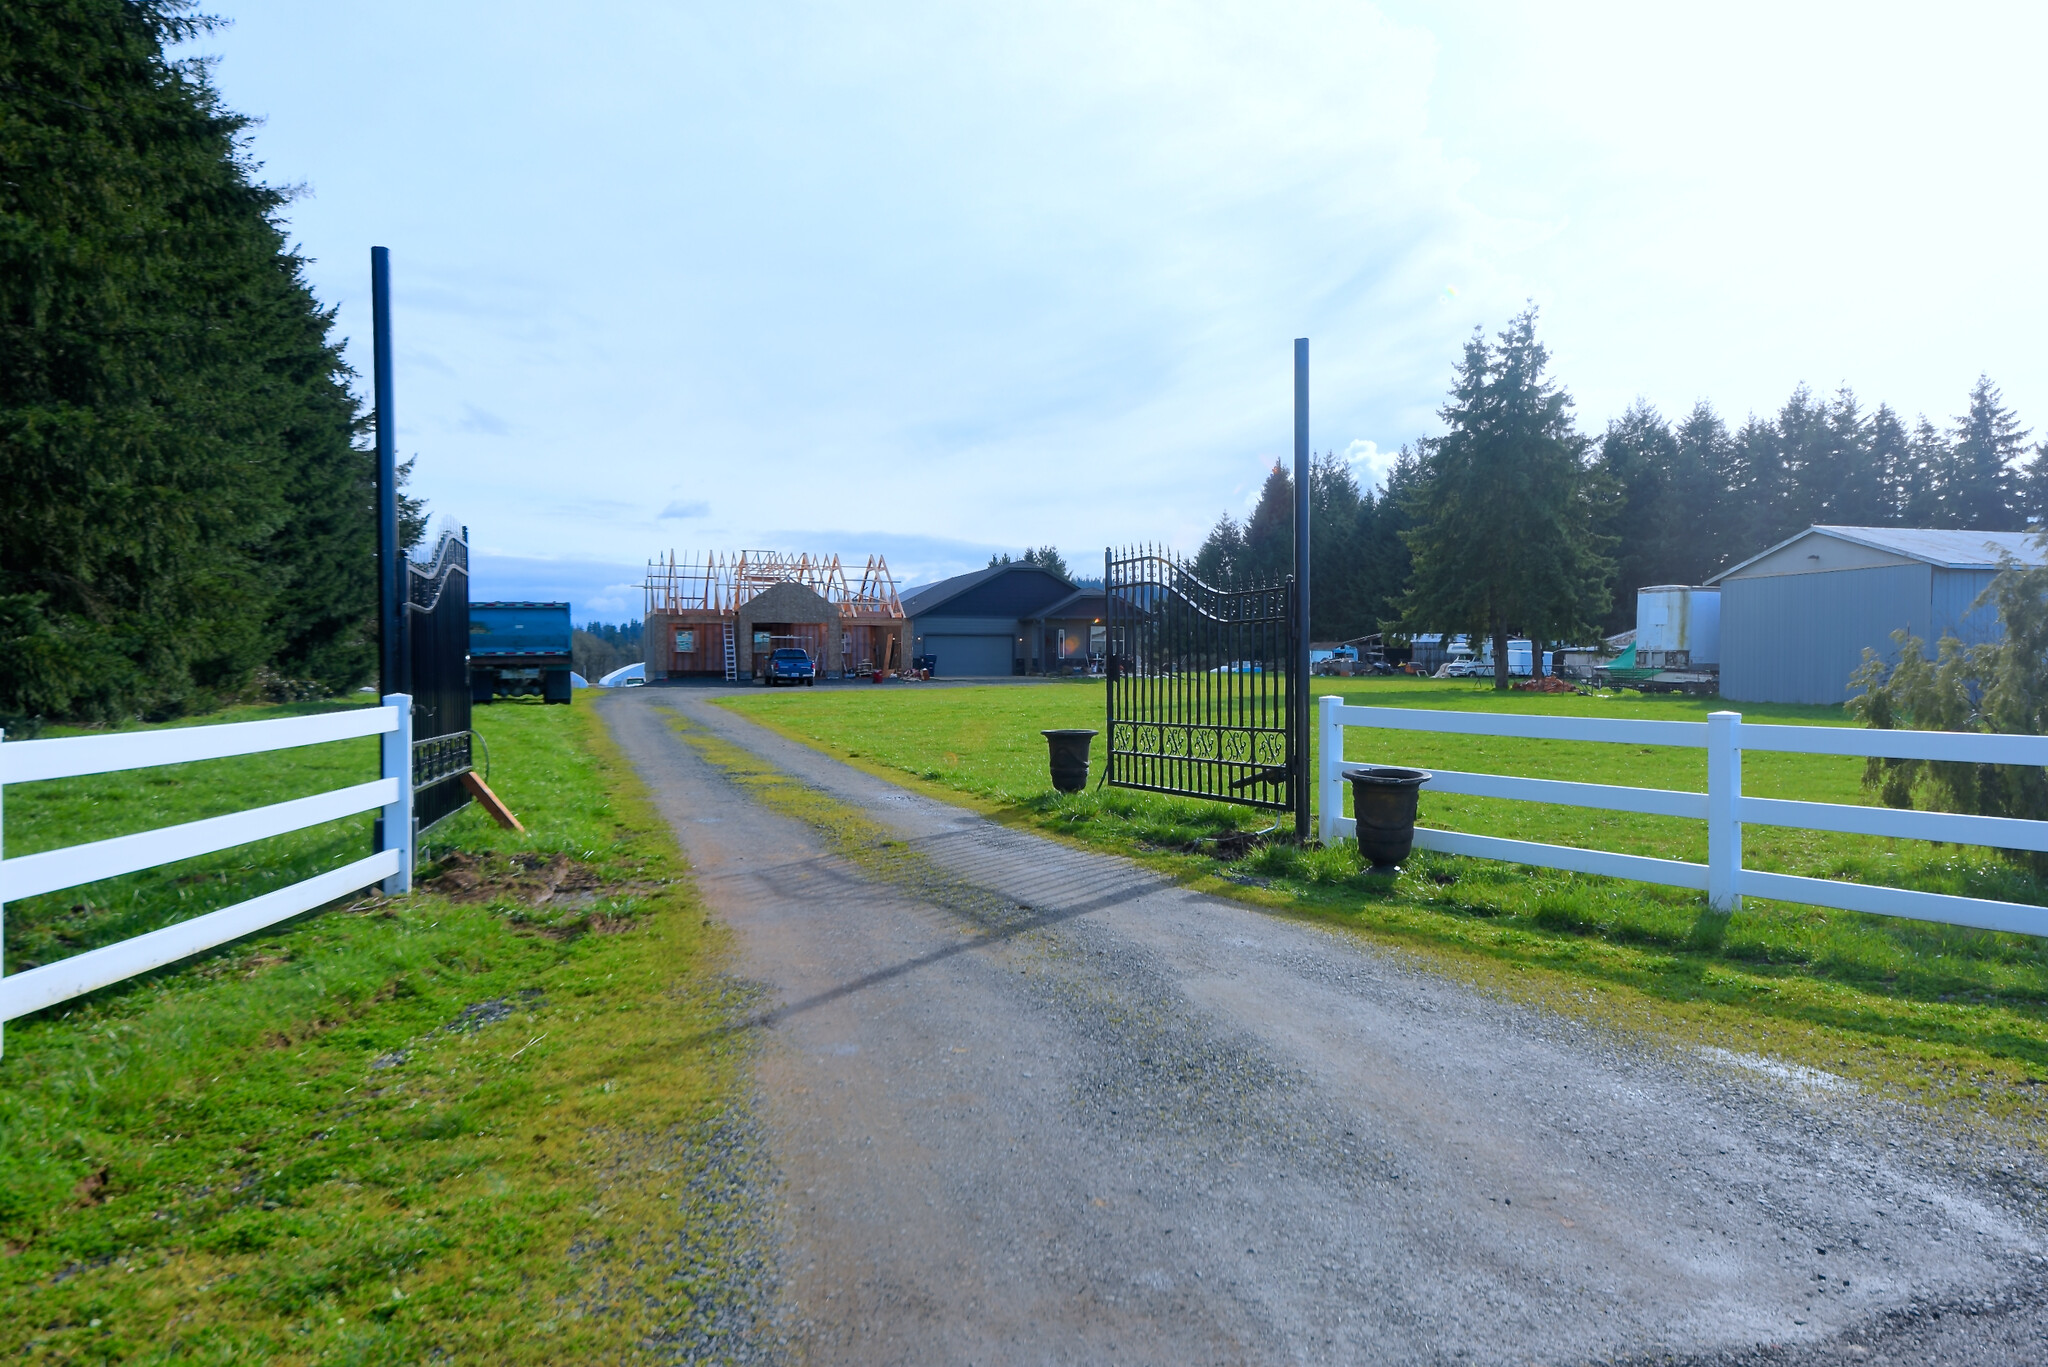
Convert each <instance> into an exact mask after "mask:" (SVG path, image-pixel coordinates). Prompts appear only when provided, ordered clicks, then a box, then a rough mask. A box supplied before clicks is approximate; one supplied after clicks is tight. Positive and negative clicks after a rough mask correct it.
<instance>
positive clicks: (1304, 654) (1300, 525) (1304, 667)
mask: <svg viewBox="0 0 2048 1367" xmlns="http://www.w3.org/2000/svg"><path fill="white" fill-rule="evenodd" d="M1287 671H1288V673H1290V674H1292V675H1293V676H1294V677H1293V679H1292V680H1290V682H1291V684H1292V685H1293V686H1292V687H1290V688H1289V689H1288V690H1287V695H1288V697H1289V699H1291V700H1292V702H1293V704H1294V715H1293V716H1292V717H1290V718H1288V720H1289V722H1290V723H1291V724H1292V725H1293V728H1294V736H1293V740H1294V743H1293V745H1292V746H1290V747H1289V748H1290V749H1292V750H1293V751H1294V764H1295V769H1294V838H1295V839H1296V840H1304V841H1305V840H1307V839H1308V830H1309V825H1308V800H1309V799H1308V795H1309V793H1310V792H1311V791H1312V790H1313V789H1314V788H1315V785H1314V784H1313V783H1311V782H1309V762H1308V720H1309V717H1310V715H1311V714H1312V712H1313V710H1314V709H1313V708H1311V707H1310V706H1309V696H1308V338H1306V337H1297V338H1295V339H1294V658H1293V659H1292V660H1290V661H1288V665H1287Z"/></svg>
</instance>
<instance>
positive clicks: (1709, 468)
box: [1610, 399, 1743, 624]
mask: <svg viewBox="0 0 2048 1367" xmlns="http://www.w3.org/2000/svg"><path fill="white" fill-rule="evenodd" d="M1674 435H1675V436H1676V438H1677V440H1678V467H1677V475H1676V482H1677V485H1678V488H1677V493H1676V496H1675V498H1674V502H1675V504H1676V507H1677V512H1678V516H1679V517H1680V518H1681V519H1682V520H1683V522H1684V524H1685V525H1686V526H1687V527H1689V528H1691V529H1692V536H1691V538H1690V540H1689V541H1688V542H1686V543H1685V544H1686V547H1687V551H1688V554H1689V556H1690V558H1689V559H1688V560H1686V561H1684V562H1683V564H1684V568H1683V569H1682V570H1681V571H1680V572H1679V573H1678V574H1677V575H1676V576H1675V578H1674V579H1673V580H1672V582H1674V583H1680V584H1700V583H1704V582H1706V579H1707V576H1709V575H1710V574H1712V573H1713V572H1714V571H1715V570H1717V569H1720V568H1722V567H1723V566H1726V565H1731V564H1733V563H1735V560H1736V558H1737V556H1736V552H1737V551H1738V550H1739V549H1741V547H1742V545H1743V542H1742V539H1741V528H1740V527H1739V526H1738V525H1737V522H1738V520H1739V519H1738V518H1737V516H1736V514H1737V513H1738V511H1739V505H1738V504H1737V503H1736V501H1735V500H1734V498H1733V497H1732V496H1731V495H1730V493H1729V490H1730V488H1731V487H1732V482H1733V480H1734V478H1735V442H1734V439H1733V438H1731V437H1730V436H1729V435H1728V425H1727V424H1726V423H1724V422H1722V421H1721V418H1720V415H1718V414H1717V413H1715V412H1714V410H1713V407H1712V406H1711V405H1710V404H1708V403H1707V401H1706V400H1705V399H1702V400H1700V401H1699V402H1698V403H1696V404H1694V405H1693V409H1692V412H1690V413H1688V414H1687V415H1686V418H1685V421H1684V422H1683V423H1681V424H1679V427H1678V431H1677V432H1676V433H1675V434H1674ZM1625 601H1626V600H1620V599H1618V600H1617V604H1618V605H1620V604H1621V603H1624V602H1625ZM1626 606H1627V609H1628V612H1629V613H1630V614H1633V613H1634V611H1635V605H1634V604H1633V603H1626ZM1610 620H1613V619H1612V618H1611V617H1610ZM1633 621H1634V618H1633V616H1631V617H1630V618H1629V623H1630V624H1632V623H1633Z"/></svg>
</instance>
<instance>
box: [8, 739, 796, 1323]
mask: <svg viewBox="0 0 2048 1367" xmlns="http://www.w3.org/2000/svg"><path fill="white" fill-rule="evenodd" d="M477 726H478V729H479V730H480V731H482V732H483V733H484V734H485V735H486V737H487V739H488V741H489V743H490V746H491V752H492V756H493V759H494V765H493V773H492V779H491V781H492V784H493V786H494V787H496V788H497V790H498V791H499V792H500V793H501V794H502V795H504V796H505V798H506V799H507V801H508V802H510V803H511V805H512V806H513V807H514V809H515V810H517V811H518V812H519V813H520V815H521V817H522V818H523V819H524V820H525V821H526V823H527V825H528V828H529V829H528V834H527V835H525V836H523V837H520V836H513V835H511V834H509V833H507V832H504V831H501V830H499V829H498V828H497V827H495V826H494V825H492V824H490V823H489V822H488V820H487V819H485V818H484V817H483V815H482V814H481V813H478V812H474V811H470V812H465V813H464V814H462V815H459V816H457V817H456V818H454V819H452V820H451V821H449V822H448V823H446V824H444V825H443V826H441V827H440V828H438V829H437V830H436V831H434V832H433V833H431V835H430V837H429V841H428V848H427V849H426V850H425V851H424V852H423V853H424V855H425V857H426V859H427V861H428V862H427V864H426V865H425V867H424V869H423V872H425V873H426V874H427V879H428V881H429V882H434V881H436V880H439V879H443V878H445V877H446V876H447V875H448V874H449V873H450V872H451V871H453V870H457V869H461V870H468V871H470V872H472V873H474V874H475V881H474V882H473V883H472V884H471V886H470V887H468V888H466V889H464V888H456V887H452V886H443V888H442V891H441V892H440V893H439V894H437V893H435V892H429V891H421V892H419V893H417V894H415V895H413V896H411V897H406V898H399V899H383V898H378V897H366V898H363V899H360V900H359V901H357V902H356V903H354V904H353V905H349V906H342V907H334V908H330V909H328V910H326V911H324V912H322V913H319V914H316V915H312V916H309V917H306V918H302V919H301V920H299V921H297V922H295V923H292V924H290V925H287V926H284V927H281V928H278V929H275V930H273V931H271V932H268V933H265V934H262V935H258V936H255V937H252V938H250V939H249V940H247V941H244V942H242V943H240V944H238V945H235V946H233V947H230V948H228V949H225V950H223V951H220V952H217V953H214V954H210V955H207V956H203V957H201V958H200V959H198V960H196V961H194V962H191V963H188V964H185V965H181V966H178V967H176V968H174V969H172V970H168V971H165V972H163V973H159V974H156V975H153V976H151V977H150V978H148V979H146V980H141V981H136V982H131V983H129V984H125V985H122V986H119V987H116V988H111V989H108V990H106V991H104V992H100V993H97V994H94V995H93V996H92V997H89V998H86V999H82V1000H80V1001H77V1002H74V1003H70V1004H67V1005H66V1006H64V1007H59V1008H54V1009H53V1010H51V1011H49V1012H45V1013H43V1014H42V1015H40V1016H38V1017H31V1018H28V1019H25V1020H22V1021H17V1022H14V1023H12V1024H10V1025H9V1027H8V1030H7V1037H6V1045H7V1048H6V1055H5V1058H4V1060H0V1353H5V1354H7V1355H10V1356H13V1357H16V1358H20V1359H23V1360H28V1361H78V1360H92V1361H103V1360H104V1361H124V1362H158V1361H163V1362H170V1361H195V1360H196V1361H255V1360H265V1361H272V1360H274V1361H286V1362H293V1361H355V1360H363V1361H372V1360H374V1361H421V1360H444V1359H445V1360H471V1361H475V1360H484V1361H506V1362H522V1361H535V1362H539V1361H547V1362H561V1361H586V1360H596V1359H598V1358H604V1359H606V1360H611V1359H615V1358H622V1357H627V1358H630V1357H632V1356H635V1355H636V1354H644V1355H649V1356H672V1355H674V1354H675V1353H676V1352H679V1351H684V1350H688V1351H696V1350H697V1349H698V1348H706V1350H707V1351H708V1345H711V1344H714V1343H716V1342H717V1341H718V1339H719V1337H720V1336H722V1335H723V1336H730V1335H731V1334H733V1333H735V1332H737V1331H739V1330H742V1329H747V1328H751V1326H752V1325H753V1323H754V1320H755V1317H756V1316H757V1315H758V1313H759V1306H760V1302H761V1288H762V1287H763V1286H764V1285H765V1284H766V1279H767V1277H768V1276H769V1272H768V1264H767V1252H766V1247H765V1244H764V1243H763V1236H762V1233H761V1230H762V1228H763V1224H764V1217H763V1214H762V1211H761V1210H760V1209H759V1208H758V1207H759V1202H760V1200H761V1196H760V1191H759V1188H758V1183H757V1180H756V1179H757V1178H758V1176H759V1174H758V1171H757V1168H758V1165H759V1163H760V1162H761V1156H760V1153H759V1145H758V1140H757V1139H756V1138H755V1136H754V1135H753V1132H752V1128H751V1121H750V1120H749V1118H748V1113H747V1111H746V1108H745V1106H744V1104H743V1103H744V1098H745V1095H746V1090H745V1089H746V1072H747V1070H746V1052H745V1045H744V1041H745V1036H744V1034H743V1033H737V1032H735V1031H734V1030H733V1029H732V1026H733V1025H734V1023H735V1021H736V1019H737V1018H738V1016H739V1014H740V1013H741V1012H742V1011H743V1010H744V1009H746V1007H747V1004H748V997H747V993H746V992H745V990H744V989H742V988H740V987H738V986H736V985H734V984H732V983H731V982H729V981H728V980H726V979H725V978H723V977H721V976H720V975H719V974H718V972H717V971H716V970H717V966H718V963H719V955H720V952H721V944H722V941H721V938H720V934H721V933H720V931H719V929H718V927H716V926H715V925H713V924H712V923H711V921H710V919H709V918H708V917H707V915H706V914H705V912H704V909H703V907H702V905H701V903H700V902H699V901H698V899H697V897H696V895H695V893H694V891H693V889H692V887H691V885H690V883H689V881H688V873H687V870H686V868H685V867H684V865H683V863H682V860H681V856H680V854H679V852H678V851H677V849H676V847H675V845H674V843H673V840H672V837H671V836H670V834H669V832H668V831H667V830H666V828H665V827H664V826H663V825H662V823H661V822H660V820H659V819H658V817H657V816H656V815H655V814H654V812H653V810H652V808H651V806H650V805H649V804H648V802H647V801H646V798H645V795H644V793H643V792H642V790H641V789H640V788H639V786H638V784H637V781H636V780H635V779H634V778H633V777H632V775H631V773H630V770H629V769H628V767H627V766H626V764H625V762H624V760H623V758H622V756H620V754H619V753H618V752H617V750H616V748H615V747H614V745H613V744H612V742H611V741H610V739H609V737H608V736H607V735H606V733H605V732H604V729H603V727H602V726H601V724H600V723H599V721H598V719H597V718H596V717H595V716H594V715H593V714H592V713H591V712H590V711H589V710H588V709H586V708H580V707H569V708H563V707H543V706H540V705H538V704H498V705H495V706H492V707H488V708H480V709H478V714H477ZM336 748H339V747H336ZM288 753H290V752H288ZM297 753H298V754H299V755H300V756H301V757H302V758H304V759H305V760H306V761H307V762H309V763H311V762H314V761H312V754H313V752H310V751H308V752H297ZM356 759H357V760H360V761H362V762H364V763H367V764H369V765H371V766H372V767H373V766H374V762H375V760H374V753H373V752H372V753H370V754H368V755H365V756H358V757H356ZM320 762H333V763H338V764H341V765H342V766H344V767H345V766H346V764H348V763H351V762H355V761H353V760H350V759H348V757H346V756H344V757H342V758H341V759H339V760H332V759H330V760H328V761H320ZM195 767H196V766H195ZM373 771H374V769H373ZM301 777H304V778H305V779H307V780H308V781H310V782H314V785H315V786H334V783H335V782H336V781H339V780H337V779H336V777H335V775H334V774H331V773H321V774H314V773H311V772H306V773H303V774H302V775H301ZM343 777H346V776H345V775H344V776H343ZM206 779H207V776H205V775H197V776H187V778H186V780H185V784H184V788H183V790H182V791H183V792H184V794H185V795H184V796H181V797H180V798H179V799H178V800H179V801H187V802H191V803H193V804H195V805H197V804H200V803H204V802H217V801H222V800H233V799H238V796H239V795H238V794H236V793H232V792H231V793H228V794H226V795H223V794H222V793H220V792H209V791H204V790H205V789H206ZM228 782H229V783H230V784H231V785H232V784H247V785H250V786H252V787H253V788H254V789H255V790H256V791H258V792H265V791H269V790H268V789H267V788H266V787H265V785H264V783H263V781H262V780H261V778H260V777H252V776H249V775H246V774H245V775H241V776H231V777H230V778H229V780H228ZM11 796H12V795H11V794H10V797H11ZM70 800H71V799H70V798H68V797H67V796H66V795H64V794H61V793H53V794H52V795H51V801H50V809H51V810H57V809H61V808H62V807H63V805H64V803H66V802H67V801H70ZM257 800H264V799H263V798H260V797H259V798H258V799H257ZM10 805H11V806H12V804H10ZM87 809H88V810H89V809H90V804H87ZM12 814H13V813H12V812H10V815H12ZM123 819H126V817H125V815H124V817H123ZM38 834H39V833H38V832H37V831H36V830H35V829H34V828H33V826H32V827H31V829H30V831H29V837H30V838H36V837H37V836H38ZM8 835H9V837H10V852H13V850H14V847H13V837H14V836H15V835H16V827H15V823H14V822H12V821H10V829H9V831H8ZM327 838H328V839H330V840H333V841H335V842H337V843H338V844H340V845H342V846H344V847H346V846H349V845H351V844H352V845H353V847H354V848H356V849H358V850H360V849H362V848H366V845H365V844H364V840H365V839H366V833H363V832H349V831H343V832H339V833H336V832H329V833H327ZM236 853H240V854H242V855H244V856H245V857H247V856H248V854H249V852H247V851H242V852H236ZM231 881H232V870H231V869H230V870H228V871H227V872H225V873H221V874H219V875H217V876H216V877H215V879H214V880H213V881H212V882H208V883H202V884H196V885H195V884H190V883H184V884H181V883H180V882H179V881H178V880H177V879H176V878H172V879H168V880H163V881H162V882H161V883H159V885H158V886H157V887H156V888H155V889H154V890H152V889H151V888H150V887H149V885H148V884H147V883H146V882H145V881H140V880H138V882H137V883H136V884H135V886H134V890H133V892H132V894H131V900H132V904H133V905H134V906H136V907H137V908H138V909H139V911H140V913H141V914H143V915H145V916H156V917H173V916H176V915H178V914H189V913H188V912H185V911H184V910H183V908H184V907H189V906H190V905H191V904H192V903H193V902H194V901H195V900H197V899H196V898H195V896H194V894H193V889H194V888H195V887H197V888H198V890H199V892H201V893H203V894H205V895H206V896H207V897H216V898H217V897H219V896H230V897H231V896H233V895H234V894H233V891H232V889H231V888H228V887H226V886H225V884H226V883H228V882H231ZM452 881H454V882H460V881H461V880H459V879H457V880H452ZM215 883H220V884H222V885H223V886H220V887H216V886H215ZM166 902H168V903H169V904H168V905H166V904H165V903H166ZM202 909H203V908H202ZM9 910H10V912H12V911H13V910H14V908H10V909H9ZM10 919H12V918H10ZM54 923H55V924H71V925H76V926H77V927H78V928H79V930H80V932H81V933H82V935H81V938H83V939H86V940H89V939H90V938H91V937H92V935H93V934H94V933H95V922H94V919H93V918H92V917H91V916H90V915H88V914H86V913H78V914H76V916H75V919H74V920H73V921H70V922H65V921H63V920H62V918H57V920H56V921H55V922H54ZM50 924H52V922H51V921H44V922H41V923H37V922H34V921H31V923H30V925H29V932H30V933H31V934H32V935H34V934H47V933H48V932H47V931H46V930H45V929H42V928H39V926H40V927H46V926H48V925H50ZM12 931H13V926H12V925H10V933H11V932H12ZM693 1345H694V1346H693Z"/></svg>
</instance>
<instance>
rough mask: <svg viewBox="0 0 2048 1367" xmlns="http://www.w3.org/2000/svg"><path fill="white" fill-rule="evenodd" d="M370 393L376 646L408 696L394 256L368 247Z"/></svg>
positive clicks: (387, 688) (393, 684)
mask: <svg viewBox="0 0 2048 1367" xmlns="http://www.w3.org/2000/svg"><path fill="white" fill-rule="evenodd" d="M370 335H371V338H372V352H371V359H370V368H371V369H370V373H371V376H372V379H371V386H372V390H371V392H372V393H373V394H374V395H375V401H376V405H377V644H378V653H379V657H380V660H379V663H380V666H381V668H380V669H379V671H378V672H379V674H380V676H381V678H382V683H383V691H384V692H386V693H410V692H411V691H412V686H411V679H410V678H409V676H408V671H407V665H408V664H409V663H410V661H409V659H408V656H407V654H406V649H405V645H406V642H405V598H406V587H407V586H406V582H405V547H403V546H401V545H399V543H398V420H397V418H396V417H395V416H393V414H392V412H391V253H390V252H389V251H387V250H386V249H385V248H383V247H372V248H370Z"/></svg>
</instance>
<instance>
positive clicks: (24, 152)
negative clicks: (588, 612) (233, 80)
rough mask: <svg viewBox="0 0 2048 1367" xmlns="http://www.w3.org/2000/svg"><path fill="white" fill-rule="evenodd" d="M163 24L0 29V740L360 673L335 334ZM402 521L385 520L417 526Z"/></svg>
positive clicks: (345, 416)
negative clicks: (1, 732) (21, 731)
mask: <svg viewBox="0 0 2048 1367" xmlns="http://www.w3.org/2000/svg"><path fill="white" fill-rule="evenodd" d="M186 10H187V6H186V5H185V4H183V3H179V0H15V3H10V4H8V5H6V6H0V73H4V79H0V164H4V166H5V168H6V169H5V174H4V175H0V225H4V230H0V488H4V489H5V490H6V494H5V497H4V498H0V722H5V723H6V724H9V725H12V726H15V727H20V726H21V725H22V724H23V723H24V722H27V723H29V724H31V725H32V724H33V723H34V722H35V721H37V720H38V719H52V720H66V721H113V720H119V719H124V718H130V717H134V716H137V715H142V716H150V717H162V716H170V715H174V714H177V713H180V712H186V711H192V710H198V709H202V708H205V707H207V706H210V705H213V704H215V703H217V702H219V701H222V700H225V699H229V698H233V697H238V696H248V695H250V694H251V693H252V692H257V691H269V692H271V693H272V694H273V695H276V694H277V693H279V692H284V693H290V694H304V693H309V692H310V693H326V692H337V691H340V690H344V689H347V688H351V687H353V686H355V685H356V684H359V683H361V682H363V681H365V680H367V679H368V678H369V677H370V676H371V674H372V673H373V672H374V669H375V663H376V641H375V637H374V634H373V628H374V620H375V609H376V520H375V483H376V466H375V461H374V459H373V457H372V455H371V454H370V452H369V451H368V450H367V449H366V446H365V441H364V438H365V433H364V431H363V422H364V419H363V415H362V413H361V411H360V409H359V406H358V404H357V402H356V399H355V397H354V395H353V394H352V393H351V391H350V381H351V380H352V379H353V378H354V377H353V375H352V374H351V372H350V370H349V368H348V367H347V366H346V365H345V364H344V362H343V360H342V356H341V347H340V339H339V338H337V337H336V336H335V335H334V314H333V312H332V310H330V309H326V308H323V307H322V306H321V305H320V303H319V302H318V301H317V300H316V299H315V298H314V297H313V293H312V291H311V289H310V288H309V287H308V285H307V283H306V279H305V261H304V260H303V259H302V258H301V257H300V256H299V255H298V254H297V253H296V252H295V251H294V250H292V248H291V247H290V245H289V244H288V242H287V241H286V238H285V236H284V226H283V220H282V209H283V207H284V205H285V203H286V200H287V194H286V193H285V192H283V191H280V190H278V189H275V188H272V187H270V186H266V185H264V184H261V183H260V182H259V180H258V178H257V176H258V170H259V168H258V167H257V166H256V164H255V163H254V162H253V161H252V160H251V159H250V157H249V155H248V151H247V133H248V129H249V121H248V120H247V119H245V118H243V117H242V116H240V115H238V114H235V113H233V112H231V111H229V110H227V109H225V108H224V107H223V106H222V104H221V101H220V97H219V95H218V93H217V92H216V91H215V90H214V88H213V87H212V85H211V84H210V83H209V81H208V79H207V73H206V70H205V67H204V66H203V65H202V64H201V63H199V62H197V61H173V60H171V59H170V58H169V57H168V56H167V53H166V49H167V48H168V47H169V46H171V45H172V44H175V43H177V42H179V41H182V40H185V39H187V38H190V37H192V36H194V35H195V34H197V33H199V32H201V31H203V29H204V27H205V25H206V23H207V22H208V21H206V20H203V19H200V18H196V17H193V16H191V15H189V14H188V13H187V12H186ZM413 511H414V514H415V515H414V517H413V518H412V519H411V520H410V522H411V524H412V525H416V524H417V523H418V522H419V521H420V520H421V519H420V517H419V515H418V513H417V510H416V509H415V510H413Z"/></svg>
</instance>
